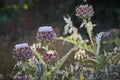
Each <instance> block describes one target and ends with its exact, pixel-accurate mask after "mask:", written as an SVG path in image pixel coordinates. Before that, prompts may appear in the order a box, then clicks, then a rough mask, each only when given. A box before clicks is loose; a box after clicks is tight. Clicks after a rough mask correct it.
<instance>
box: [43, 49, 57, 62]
mask: <svg viewBox="0 0 120 80" xmlns="http://www.w3.org/2000/svg"><path fill="white" fill-rule="evenodd" d="M42 58H43V60H44V61H45V62H48V63H53V62H55V61H56V60H57V59H58V54H57V52H56V51H53V50H49V51H46V52H45V53H43V54H42Z"/></svg>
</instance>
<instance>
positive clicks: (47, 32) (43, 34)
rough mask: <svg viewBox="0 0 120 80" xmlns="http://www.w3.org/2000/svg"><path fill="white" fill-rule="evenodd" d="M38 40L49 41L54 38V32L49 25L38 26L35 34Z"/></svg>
mask: <svg viewBox="0 0 120 80" xmlns="http://www.w3.org/2000/svg"><path fill="white" fill-rule="evenodd" d="M36 38H37V40H38V41H51V40H54V39H55V38H56V33H55V31H54V29H53V28H52V27H51V26H43V27H39V29H38V32H37V36H36Z"/></svg>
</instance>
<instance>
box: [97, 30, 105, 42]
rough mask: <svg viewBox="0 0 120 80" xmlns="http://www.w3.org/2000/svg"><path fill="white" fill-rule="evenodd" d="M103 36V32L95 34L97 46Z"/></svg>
mask: <svg viewBox="0 0 120 80" xmlns="http://www.w3.org/2000/svg"><path fill="white" fill-rule="evenodd" d="M103 34H104V32H100V33H99V34H97V36H96V37H95V39H96V43H97V44H100V41H101V38H102V35H103Z"/></svg>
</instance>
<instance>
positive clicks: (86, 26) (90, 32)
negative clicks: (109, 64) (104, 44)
mask: <svg viewBox="0 0 120 80" xmlns="http://www.w3.org/2000/svg"><path fill="white" fill-rule="evenodd" d="M83 22H84V23H85V28H86V29H87V33H88V36H89V38H90V41H91V44H92V46H93V49H94V51H95V45H94V42H93V39H92V31H93V30H90V28H91V27H93V25H91V26H88V25H87V24H88V22H87V20H86V19H83Z"/></svg>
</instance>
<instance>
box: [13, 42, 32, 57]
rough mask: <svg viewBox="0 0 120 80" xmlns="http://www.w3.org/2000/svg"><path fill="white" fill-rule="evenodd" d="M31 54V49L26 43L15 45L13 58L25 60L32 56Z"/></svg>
mask: <svg viewBox="0 0 120 80" xmlns="http://www.w3.org/2000/svg"><path fill="white" fill-rule="evenodd" d="M32 54H33V52H32V50H31V48H30V47H29V46H28V43H22V44H17V45H15V49H14V51H13V56H14V57H15V58H17V59H27V58H30V57H31V56H32Z"/></svg>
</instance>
